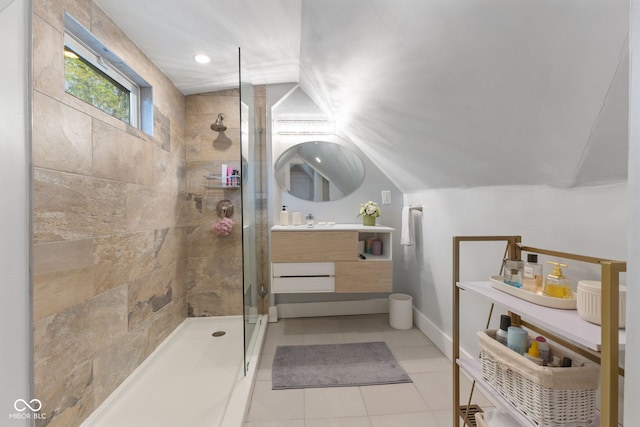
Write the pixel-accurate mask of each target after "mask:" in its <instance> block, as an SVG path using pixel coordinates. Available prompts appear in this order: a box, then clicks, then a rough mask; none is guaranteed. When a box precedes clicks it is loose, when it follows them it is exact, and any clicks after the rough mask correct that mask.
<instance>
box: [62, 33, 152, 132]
mask: <svg viewBox="0 0 640 427" xmlns="http://www.w3.org/2000/svg"><path fill="white" fill-rule="evenodd" d="M64 89H65V91H66V92H67V93H69V94H71V95H73V96H75V97H76V98H80V99H81V100H83V101H84V102H86V103H88V104H91V105H93V106H94V107H96V108H99V109H100V110H102V111H104V112H105V113H107V114H110V115H112V116H113V117H115V118H117V119H120V120H122V121H123V122H125V123H128V124H130V125H131V126H137V123H138V117H137V114H136V112H137V108H136V106H137V102H138V93H139V91H140V90H139V88H138V86H137V85H135V84H134V83H133V82H131V81H130V80H129V79H127V78H126V77H125V76H123V75H122V74H121V73H119V72H118V71H117V70H116V69H115V68H113V66H111V64H109V63H108V62H106V61H105V60H104V59H103V58H102V57H101V56H99V55H96V54H95V53H94V52H92V51H90V50H89V49H87V48H86V47H85V46H83V45H82V44H81V43H80V42H78V41H77V40H75V39H74V38H73V37H72V36H70V35H69V34H65V46H64Z"/></svg>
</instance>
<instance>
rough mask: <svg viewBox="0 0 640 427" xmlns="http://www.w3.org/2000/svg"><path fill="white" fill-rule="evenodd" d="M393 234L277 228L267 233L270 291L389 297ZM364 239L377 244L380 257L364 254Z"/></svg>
mask: <svg viewBox="0 0 640 427" xmlns="http://www.w3.org/2000/svg"><path fill="white" fill-rule="evenodd" d="M393 231H394V229H393V228H390V227H383V226H373V227H369V226H363V225H359V224H335V225H315V226H314V227H311V228H308V227H306V226H303V225H298V226H295V225H287V226H280V225H276V226H274V227H272V228H271V272H272V281H271V291H272V292H273V293H274V294H278V293H280V294H282V293H317V292H335V293H357V292H391V291H392V287H393V280H392V278H393V261H392V256H391V246H392V243H391V242H392V240H391V237H392V232H393ZM367 239H376V240H379V241H381V242H382V252H381V254H380V255H373V254H370V253H364V251H363V246H364V245H363V243H364V241H366V240H367Z"/></svg>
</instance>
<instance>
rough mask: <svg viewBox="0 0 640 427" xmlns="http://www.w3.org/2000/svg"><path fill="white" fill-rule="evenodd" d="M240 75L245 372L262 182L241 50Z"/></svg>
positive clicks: (254, 317) (252, 328) (253, 319)
mask: <svg viewBox="0 0 640 427" xmlns="http://www.w3.org/2000/svg"><path fill="white" fill-rule="evenodd" d="M238 57H239V76H240V144H241V155H242V159H241V160H242V168H241V169H242V170H241V176H242V186H241V189H240V191H241V192H242V265H243V288H242V289H243V317H244V364H243V366H244V372H245V374H246V372H247V361H248V360H249V356H250V355H251V353H252V351H253V347H254V345H255V339H256V337H255V336H256V333H255V332H256V331H257V329H258V328H256V323H257V322H259V321H260V317H259V316H258V287H259V284H258V262H257V259H258V245H257V244H256V236H257V226H256V224H257V221H256V217H257V214H256V195H257V191H256V188H259V185H258V186H257V185H256V183H257V182H258V180H260V179H261V177H260V174H259V173H258V166H257V165H258V164H259V161H258V159H256V149H255V145H256V144H255V142H256V125H255V113H254V112H255V108H254V90H253V85H252V84H251V81H250V79H249V75H248V73H247V71H246V66H244V64H243V61H242V53H241V51H240V49H238Z"/></svg>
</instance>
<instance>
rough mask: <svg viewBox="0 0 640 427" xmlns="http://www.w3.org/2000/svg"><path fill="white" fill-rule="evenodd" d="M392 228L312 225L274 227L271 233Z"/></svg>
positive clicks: (391, 229) (381, 228)
mask: <svg viewBox="0 0 640 427" xmlns="http://www.w3.org/2000/svg"><path fill="white" fill-rule="evenodd" d="M394 230H395V229H394V228H391V227H385V226H382V225H362V224H322V225H318V224H314V225H313V227H307V226H306V225H274V226H273V227H271V231H358V232H370V233H389V232H391V231H394Z"/></svg>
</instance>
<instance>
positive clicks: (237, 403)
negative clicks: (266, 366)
mask: <svg viewBox="0 0 640 427" xmlns="http://www.w3.org/2000/svg"><path fill="white" fill-rule="evenodd" d="M256 323H257V324H256V328H257V330H256V333H254V336H253V340H254V343H252V344H255V345H253V348H254V351H253V353H254V356H252V357H251V360H250V363H249V372H247V376H244V373H243V369H242V360H243V356H242V354H243V343H242V342H243V321H242V316H226V317H198V318H187V319H185V320H184V322H182V324H180V326H178V327H177V328H176V330H175V331H173V332H172V333H171V335H169V337H167V339H166V340H165V341H163V342H162V344H160V345H159V346H158V348H157V349H156V350H155V351H154V352H153V353H152V354H151V355H150V356H149V357H148V358H147V359H146V360H145V361H144V362H143V363H142V364H141V365H140V366H139V367H138V368H137V369H136V370H135V371H134V372H133V373H132V374H131V375H130V376H129V377H128V378H127V379H126V380H125V381H124V382H123V383H122V384H121V385H120V387H118V388H117V389H116V390H115V391H114V392H113V394H111V396H109V398H108V399H107V400H105V402H104V403H103V404H102V405H101V406H100V407H99V408H98V409H97V410H96V411H95V412H94V413H93V414H91V416H90V417H89V418H87V420H85V422H84V423H83V424H82V427H218V426H219V427H239V426H241V425H242V422H243V420H244V415H245V413H246V410H247V405H248V403H249V400H250V397H251V391H252V389H253V383H254V381H255V372H256V368H257V366H258V358H259V355H260V349H261V347H262V342H263V339H264V332H265V329H266V318H265V316H258V317H257V318H256ZM220 330H222V331H225V335H223V336H221V337H212V335H211V334H212V333H213V332H215V331H220Z"/></svg>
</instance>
